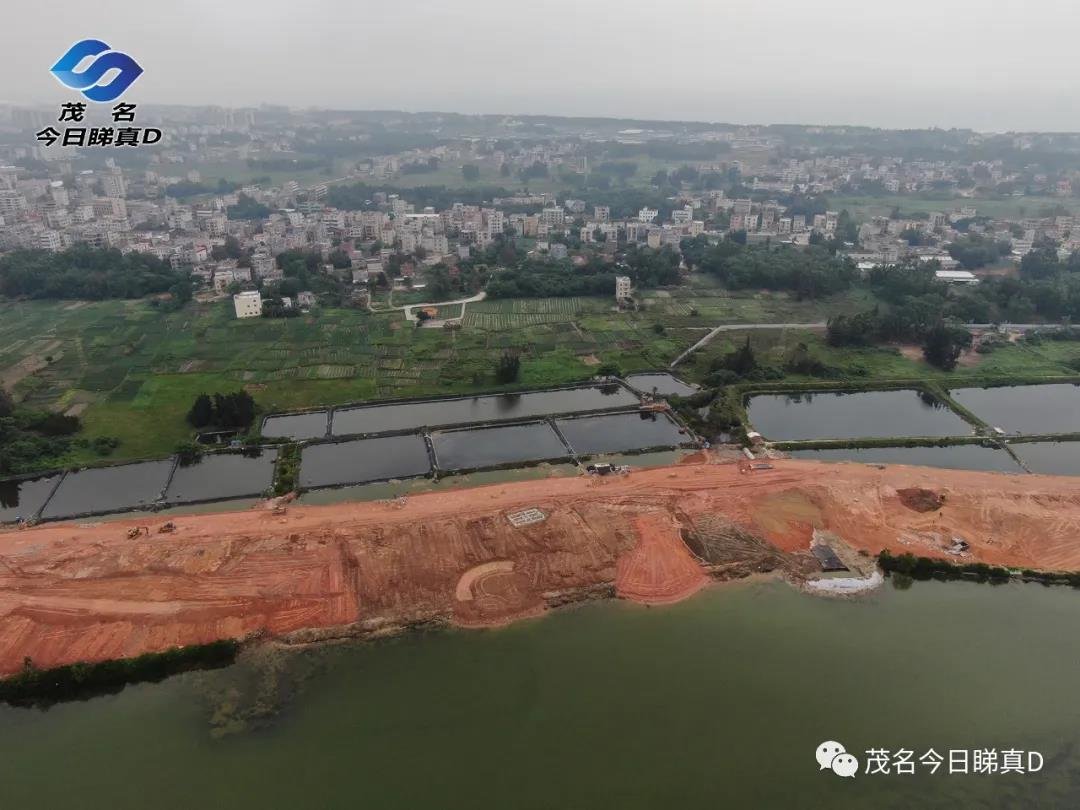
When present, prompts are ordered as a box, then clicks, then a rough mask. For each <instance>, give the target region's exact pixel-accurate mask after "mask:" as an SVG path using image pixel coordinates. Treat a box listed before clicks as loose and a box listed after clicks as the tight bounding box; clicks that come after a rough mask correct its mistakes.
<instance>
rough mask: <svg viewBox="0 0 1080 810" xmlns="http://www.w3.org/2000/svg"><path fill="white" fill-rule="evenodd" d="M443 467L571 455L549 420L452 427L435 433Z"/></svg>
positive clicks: (495, 464) (463, 467)
mask: <svg viewBox="0 0 1080 810" xmlns="http://www.w3.org/2000/svg"><path fill="white" fill-rule="evenodd" d="M431 440H432V443H433V444H434V446H435V456H436V458H438V460H439V469H441V470H449V471H456V470H474V469H483V468H484V467H498V466H501V465H504V464H506V465H510V464H527V463H529V462H534V461H549V460H555V459H561V458H565V457H567V456H569V455H570V452H569V451H568V450H567V449H566V446H565V445H564V444H563V443H562V442H561V441H560V440H559V437H558V436H557V435H556V433H555V431H554V430H552V429H551V426H550V425H549V424H547V423H546V422H533V423H531V424H525V425H506V426H501V427H488V428H472V429H468V430H448V431H444V432H440V433H433V434H431Z"/></svg>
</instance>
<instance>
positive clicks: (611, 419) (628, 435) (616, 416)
mask: <svg viewBox="0 0 1080 810" xmlns="http://www.w3.org/2000/svg"><path fill="white" fill-rule="evenodd" d="M555 424H556V426H557V427H558V428H559V432H560V433H562V435H563V436H564V437H566V440H567V441H568V442H569V443H570V446H571V447H572V448H574V452H575V453H577V454H578V455H582V456H588V455H595V454H596V453H625V452H629V451H633V450H648V449H652V448H661V447H676V446H678V445H680V444H682V443H683V442H686V441H689V440H690V438H691V437H690V436H689V435H687V434H685V433H680V432H679V431H680V428H679V426H678V425H676V424H675V423H674V422H673V421H671V419H670V418H669V417H668V416H667V414H663V413H645V412H643V413H612V414H603V415H601V416H582V417H577V418H574V419H558V420H556V421H555Z"/></svg>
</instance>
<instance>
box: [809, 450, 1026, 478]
mask: <svg viewBox="0 0 1080 810" xmlns="http://www.w3.org/2000/svg"><path fill="white" fill-rule="evenodd" d="M790 455H791V457H792V458H808V459H812V460H814V461H859V462H862V463H864V464H911V465H915V466H920V467H943V468H945V469H948V470H988V471H990V472H1014V473H1022V472H1023V469H1021V467H1020V465H1018V464H1017V463H1016V462H1015V461H1013V460H1012V457H1011V456H1010V455H1009V454H1008V453H1006V452H1005V451H1004V450H995V449H993V448H992V447H980V446H979V445H977V444H963V445H957V446H955V447H864V448H859V449H856V448H843V449H835V450H832V449H830V450H793V451H791V453H790Z"/></svg>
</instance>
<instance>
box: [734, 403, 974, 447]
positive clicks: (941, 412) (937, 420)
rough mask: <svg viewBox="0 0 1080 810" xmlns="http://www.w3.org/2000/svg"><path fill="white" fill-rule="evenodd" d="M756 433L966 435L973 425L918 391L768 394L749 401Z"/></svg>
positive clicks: (796, 435) (798, 435)
mask: <svg viewBox="0 0 1080 810" xmlns="http://www.w3.org/2000/svg"><path fill="white" fill-rule="evenodd" d="M747 413H748V415H749V417H750V423H751V424H752V425H753V426H754V430H756V431H758V432H759V433H761V435H762V436H764V437H765V438H767V439H772V440H775V441H779V440H783V439H859V438H872V437H882V438H884V437H888V436H968V435H970V434H971V432H972V430H971V426H970V425H969V424H968V423H967V422H965V421H964V420H963V419H961V418H960V417H959V416H957V415H956V414H955V413H953V412H952V411H951V410H949V409H948V408H946V407H944V406H943V405H940V404H937V403H933V404H931V403H928V402H926V401H924V400H923V398H922V397H921V396H920V395H919V392H918V391H865V392H858V393H853V394H837V393H820V394H791V395H789V394H767V395H760V396H755V397H751V398H750V402H749V403H748V404H747Z"/></svg>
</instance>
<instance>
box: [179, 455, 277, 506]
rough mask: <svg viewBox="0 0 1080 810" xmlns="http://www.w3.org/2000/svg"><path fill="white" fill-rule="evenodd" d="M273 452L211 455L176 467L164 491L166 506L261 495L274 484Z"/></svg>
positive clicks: (274, 457)
mask: <svg viewBox="0 0 1080 810" xmlns="http://www.w3.org/2000/svg"><path fill="white" fill-rule="evenodd" d="M275 461H277V450H273V449H270V450H255V451H246V452H244V453H213V454H211V455H207V456H203V457H202V458H201V459H199V460H198V461H197V462H195V463H193V464H180V465H179V466H177V468H176V472H175V473H173V477H172V481H170V482H169V488H168V489H167V490H165V502H166V503H168V504H180V503H197V502H199V501H220V500H227V499H229V498H245V497H252V496H255V495H261V494H262V493H263V492H265V491H266V490H268V489H269V488H270V485H271V484H273V482H274V462H275Z"/></svg>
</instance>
